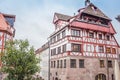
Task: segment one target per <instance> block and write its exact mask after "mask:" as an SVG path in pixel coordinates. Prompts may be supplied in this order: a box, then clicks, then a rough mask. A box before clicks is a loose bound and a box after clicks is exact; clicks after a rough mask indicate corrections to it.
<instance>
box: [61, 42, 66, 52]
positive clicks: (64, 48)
mask: <svg viewBox="0 0 120 80" xmlns="http://www.w3.org/2000/svg"><path fill="white" fill-rule="evenodd" d="M62 52H63V53H64V52H66V44H64V45H63V46H62Z"/></svg>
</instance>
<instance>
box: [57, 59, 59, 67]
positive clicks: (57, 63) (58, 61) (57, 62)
mask: <svg viewBox="0 0 120 80" xmlns="http://www.w3.org/2000/svg"><path fill="white" fill-rule="evenodd" d="M57 68H59V60H57Z"/></svg>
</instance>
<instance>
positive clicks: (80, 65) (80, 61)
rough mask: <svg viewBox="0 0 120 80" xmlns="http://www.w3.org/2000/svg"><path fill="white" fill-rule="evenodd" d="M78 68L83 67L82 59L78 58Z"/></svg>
mask: <svg viewBox="0 0 120 80" xmlns="http://www.w3.org/2000/svg"><path fill="white" fill-rule="evenodd" d="M79 68H84V60H83V59H80V60H79Z"/></svg>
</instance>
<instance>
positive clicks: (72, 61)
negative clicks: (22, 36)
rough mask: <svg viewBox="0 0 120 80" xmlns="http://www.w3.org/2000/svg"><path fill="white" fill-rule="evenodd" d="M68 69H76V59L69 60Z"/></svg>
mask: <svg viewBox="0 0 120 80" xmlns="http://www.w3.org/2000/svg"><path fill="white" fill-rule="evenodd" d="M70 67H71V68H76V59H70Z"/></svg>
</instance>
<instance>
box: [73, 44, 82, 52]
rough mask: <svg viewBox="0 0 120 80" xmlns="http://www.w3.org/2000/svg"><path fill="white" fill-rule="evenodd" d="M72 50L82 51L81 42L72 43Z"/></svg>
mask: <svg viewBox="0 0 120 80" xmlns="http://www.w3.org/2000/svg"><path fill="white" fill-rule="evenodd" d="M72 51H74V52H81V45H80V44H72Z"/></svg>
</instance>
